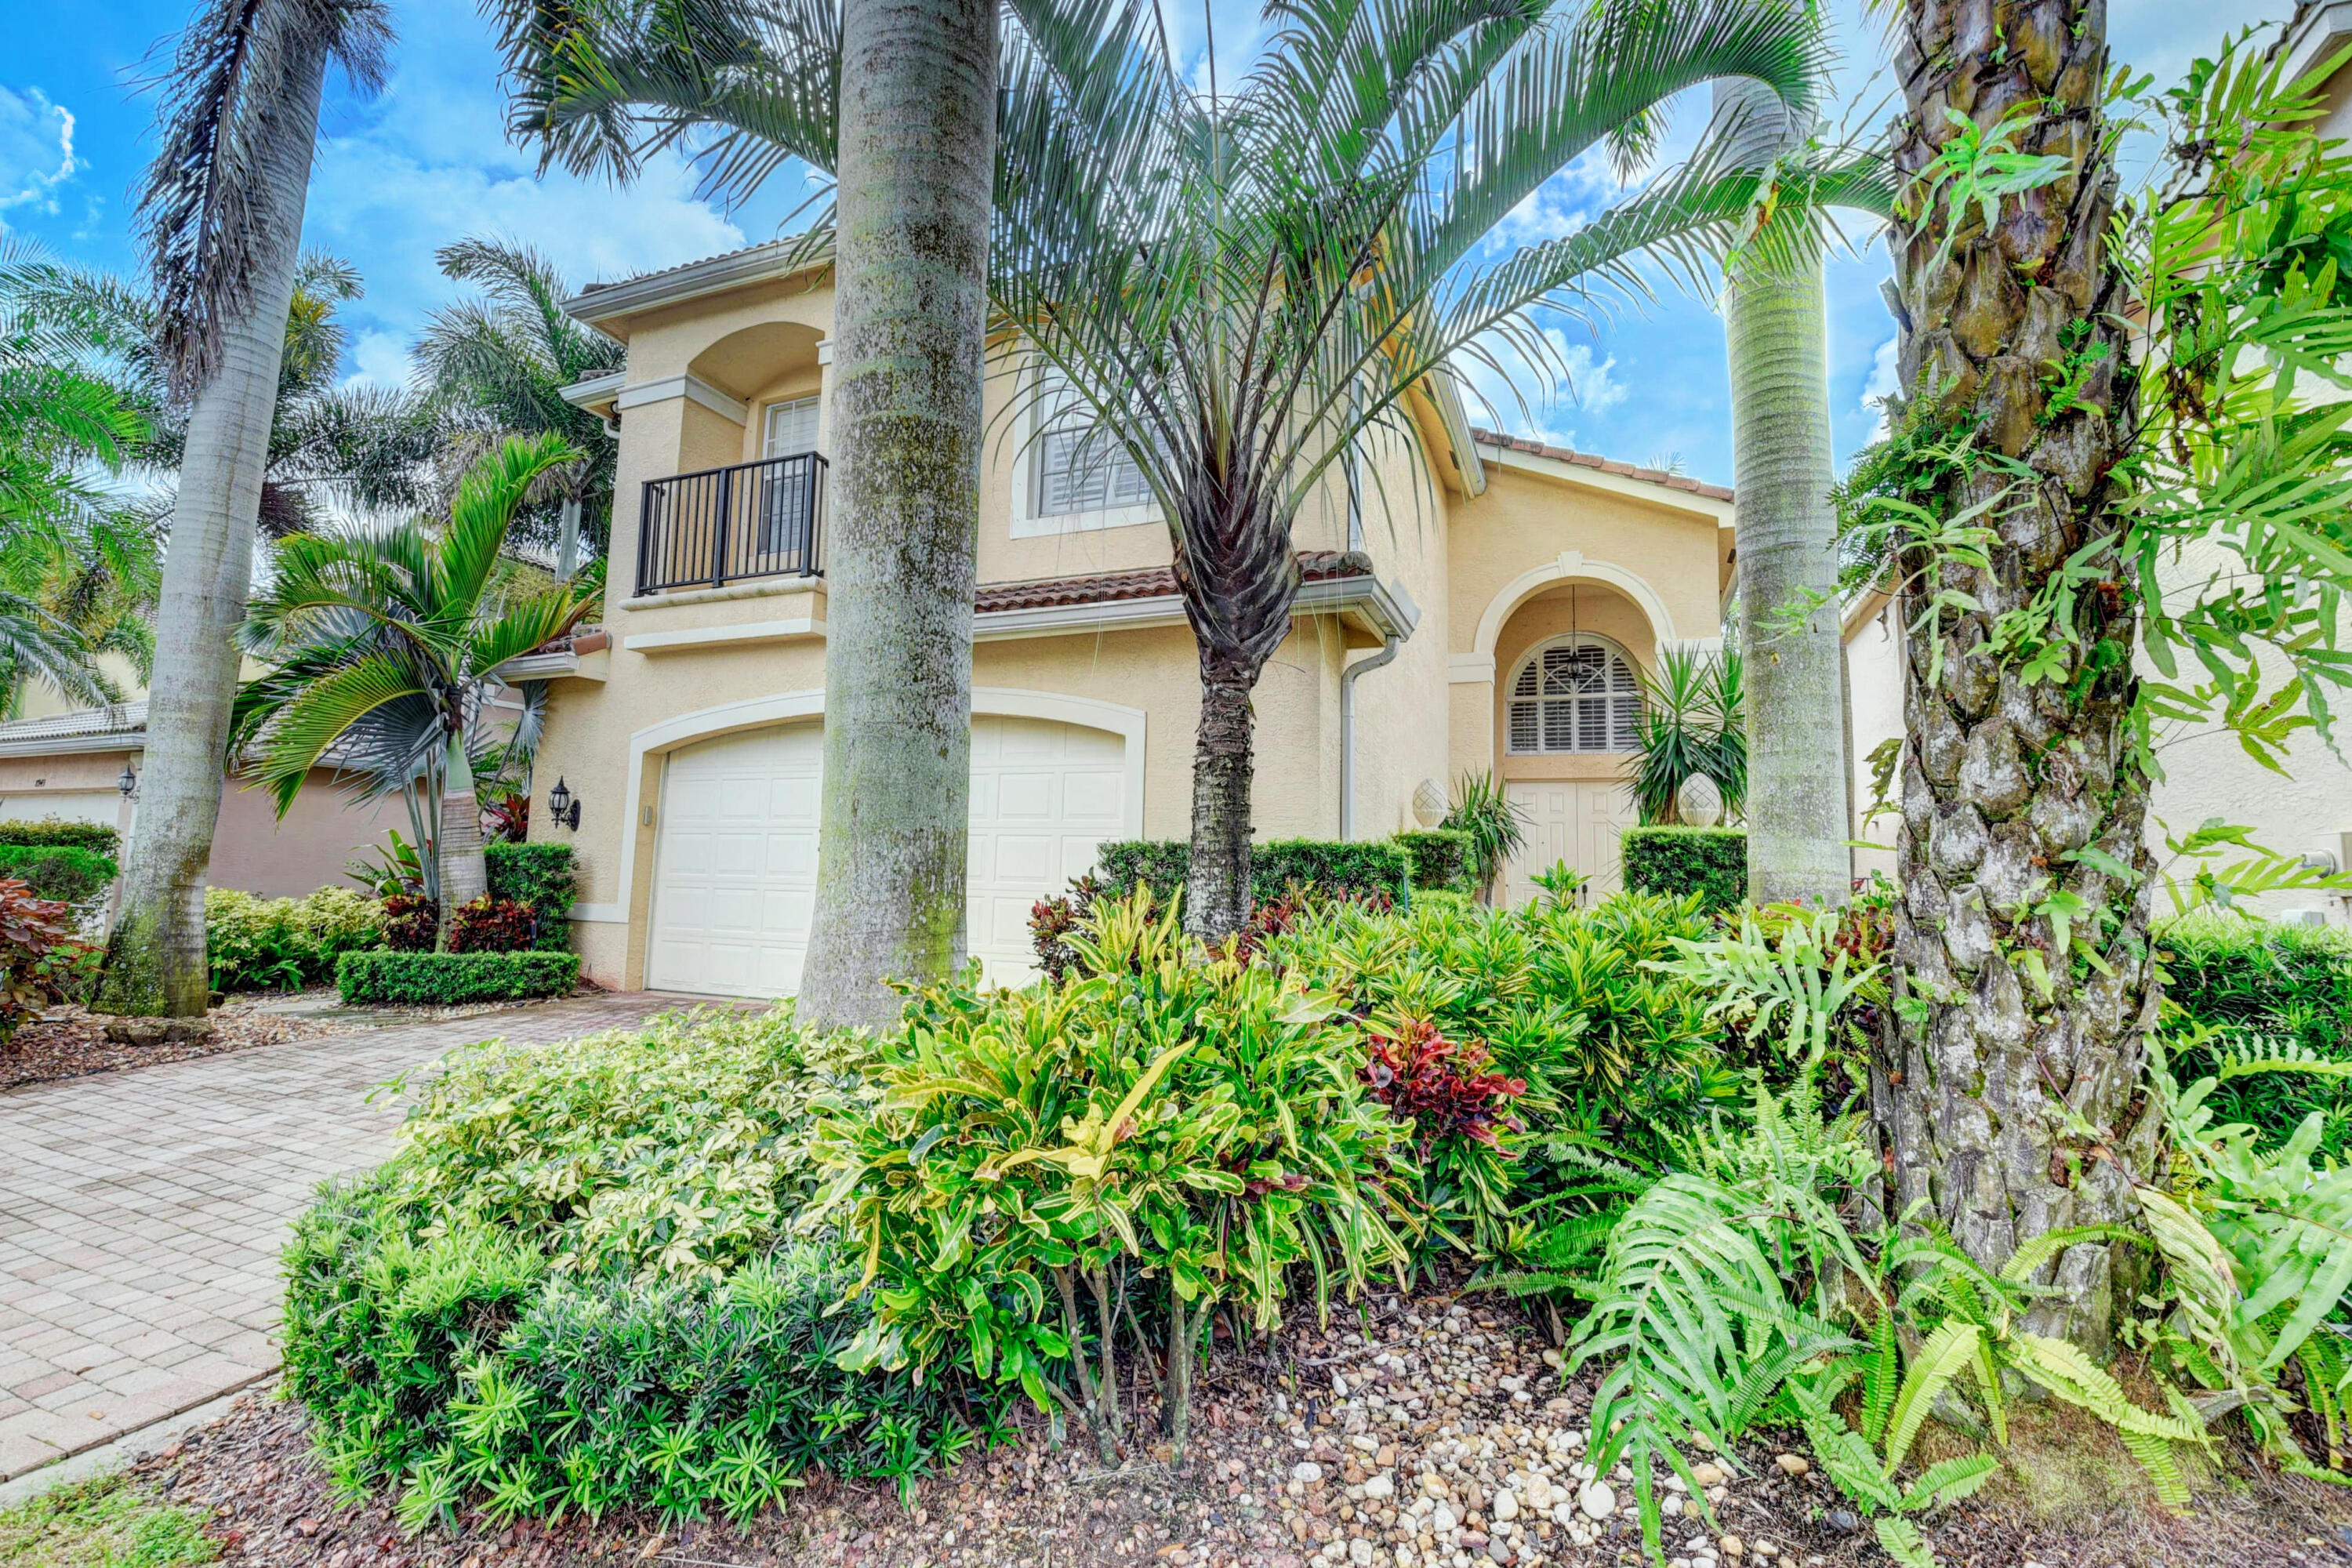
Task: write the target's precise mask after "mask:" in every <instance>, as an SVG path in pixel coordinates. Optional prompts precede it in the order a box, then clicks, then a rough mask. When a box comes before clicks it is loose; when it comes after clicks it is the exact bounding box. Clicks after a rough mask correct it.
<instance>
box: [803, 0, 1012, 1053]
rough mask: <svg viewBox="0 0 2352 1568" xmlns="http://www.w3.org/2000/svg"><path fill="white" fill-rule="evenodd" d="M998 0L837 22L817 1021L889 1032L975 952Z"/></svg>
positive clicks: (863, 12) (810, 1012) (807, 994)
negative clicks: (911, 994)
mask: <svg viewBox="0 0 2352 1568" xmlns="http://www.w3.org/2000/svg"><path fill="white" fill-rule="evenodd" d="M996 26H997V21H996V7H995V5H993V4H991V3H990V0H848V4H847V5H846V7H845V10H844V12H843V16H842V69H841V110H840V171H839V173H840V182H841V183H840V201H839V221H840V239H839V244H838V248H837V252H836V254H837V257H838V259H837V261H836V263H835V275H836V288H837V293H836V296H835V299H836V304H835V314H834V329H833V344H834V357H833V377H834V382H833V386H832V388H831V396H832V399H833V407H832V414H833V430H834V432H835V434H834V438H833V444H834V461H835V467H836V469H837V472H838V476H839V479H840V481H841V482H840V483H839V485H838V486H837V487H836V488H835V491H834V498H835V500H834V508H833V513H832V518H831V520H830V522H829V524H828V536H827V538H826V540H825V587H826V595H827V605H826V621H827V626H826V634H825V635H826V638H827V641H826V645H825V731H824V827H823V830H822V833H821V836H820V840H819V850H818V867H817V898H816V914H815V923H814V931H812V933H811V939H810V946H809V963H808V969H807V972H806V973H805V974H804V975H803V981H802V986H801V1008H802V1012H803V1016H808V1017H810V1018H812V1019H814V1020H815V1021H817V1022H819V1023H822V1024H827V1025H835V1024H848V1025H860V1024H862V1025H871V1026H883V1025H887V1023H889V1022H890V1021H891V1020H892V1019H894V1018H895V1017H896V1016H897V1013H898V1008H897V1005H896V999H895V997H894V996H893V995H892V994H891V993H890V992H889V990H888V989H887V987H886V986H885V985H884V984H883V982H884V980H885V979H886V978H899V979H908V980H923V981H929V980H937V979H939V978H940V977H942V976H944V975H946V974H948V973H950V972H951V971H952V970H953V969H954V968H955V967H956V966H957V965H959V964H961V963H962V960H963V952H964V857H965V844H966V833H967V823H968V819H969V816H970V809H971V808H970V795H971V615H972V609H971V606H972V591H973V585H974V573H975V566H974V560H973V554H974V550H975V548H976V543H977V540H978V536H979V529H980V463H981V439H982V416H981V386H982V352H983V348H984V341H983V333H984V331H985V328H986V323H987V292H986V284H987V263H988V227H989V213H990V202H991V195H992V193H991V185H990V179H991V174H992V164H993V162H994V158H995V147H996Z"/></svg>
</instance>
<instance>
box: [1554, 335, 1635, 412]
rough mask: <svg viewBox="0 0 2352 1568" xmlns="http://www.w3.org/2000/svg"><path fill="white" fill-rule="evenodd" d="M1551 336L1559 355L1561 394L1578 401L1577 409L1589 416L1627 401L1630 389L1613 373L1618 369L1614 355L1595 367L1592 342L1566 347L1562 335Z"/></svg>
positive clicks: (1572, 344)
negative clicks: (1560, 338) (1561, 340)
mask: <svg viewBox="0 0 2352 1568" xmlns="http://www.w3.org/2000/svg"><path fill="white" fill-rule="evenodd" d="M1548 335H1549V336H1550V338H1551V339H1552V342H1553V343H1554V345H1555V352H1557V353H1558V354H1559V369H1560V371H1561V373H1562V374H1561V375H1560V381H1559V387H1560V391H1561V392H1562V393H1563V394H1565V395H1568V396H1570V397H1571V398H1573V399H1575V401H1576V406H1577V407H1578V408H1580V409H1581V410H1583V411H1584V412H1585V413H1587V414H1603V413H1606V412H1608V411H1609V410H1610V409H1612V408H1614V407H1616V406H1617V405H1619V404H1621V403H1622V402H1624V401H1625V397H1626V394H1627V392H1628V391H1629V390H1630V389H1629V388H1628V387H1627V386H1626V385H1625V384H1624V383H1623V382H1622V381H1619V380H1618V379H1617V378H1616V377H1615V376H1613V375H1612V374H1610V372H1612V371H1613V370H1615V369H1616V368H1617V356H1616V355H1615V354H1611V355H1610V356H1609V357H1608V358H1607V359H1604V360H1602V361H1601V362H1600V363H1597V364H1596V363H1593V353H1594V350H1593V347H1592V345H1591V343H1565V344H1563V343H1561V342H1560V341H1559V333H1557V332H1553V333H1549V334H1548Z"/></svg>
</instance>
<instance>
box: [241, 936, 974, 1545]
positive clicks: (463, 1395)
mask: <svg viewBox="0 0 2352 1568" xmlns="http://www.w3.org/2000/svg"><path fill="white" fill-rule="evenodd" d="M509 956H513V957H521V958H528V959H532V960H537V961H542V962H543V961H547V960H551V959H554V958H564V959H568V958H570V956H571V955H569V954H560V955H559V954H544V953H541V954H516V955H509ZM860 1048H861V1047H859V1045H858V1043H857V1041H856V1037H834V1038H831V1039H820V1038H819V1037H815V1036H814V1034H813V1032H812V1031H809V1030H806V1029H803V1028H801V1027H798V1026H795V1025H794V1024H793V1020H792V1016H791V1014H790V1012H789V1010H778V1011H774V1012H770V1013H766V1014H761V1015H737V1014H728V1013H711V1012H698V1013H695V1014H691V1015H670V1016H665V1017H661V1018H656V1019H654V1020H652V1021H650V1022H649V1023H648V1024H647V1025H646V1026H644V1027H643V1028H642V1029H638V1030H623V1031H614V1032H612V1033H608V1034H604V1035H597V1036H592V1037H587V1038H585V1039H580V1040H572V1041H567V1042H564V1043H562V1044H559V1045H551V1046H530V1047H514V1046H508V1045H505V1044H503V1043H494V1044H491V1045H488V1046H484V1047H476V1048H474V1049H472V1050H468V1051H464V1052H460V1053H458V1054H457V1055H455V1056H453V1057H451V1058H447V1059H446V1060H445V1061H444V1062H443V1063H442V1064H441V1065H440V1068H439V1069H438V1071H437V1072H436V1074H435V1075H434V1076H433V1077H432V1078H431V1079H429V1080H428V1081H427V1083H426V1084H425V1088H424V1089H423V1091H422V1093H421V1094H420V1096H419V1098H418V1100H417V1103H416V1105H415V1109H414V1110H412V1111H411V1112H410V1117H409V1121H408V1123H407V1125H406V1126H405V1128H404V1130H403V1132H402V1137H401V1143H400V1147H399V1149H398V1151H397V1152H395V1153H394V1157H393V1158H392V1160H391V1161H390V1162H389V1163H387V1164H386V1165H385V1166H384V1167H383V1169H381V1170H380V1171H378V1172H377V1173H375V1174H373V1176H371V1177H369V1178H367V1179H366V1180H364V1181H362V1182H360V1183H358V1184H351V1185H344V1186H340V1187H335V1188H331V1189H330V1190H328V1191H327V1192H326V1193H325V1194H323V1195H322V1197H321V1199H320V1202H319V1204H318V1205H316V1206H315V1207H314V1208H312V1209H311V1210H310V1213H309V1214H307V1215H304V1216H303V1217H302V1218H301V1220H299V1222H298V1223H297V1225H296V1226H295V1237H294V1242H293V1245H292V1246H291V1247H289V1249H288V1252H287V1255H286V1264H285V1268H286V1277H287V1293H286V1313H285V1330H284V1339H285V1345H286V1352H285V1355H286V1377H287V1388H288V1390H289V1393H290V1394H293V1395H294V1396H295V1397H296V1398H299V1399H300V1400H301V1401H302V1402H303V1403H304V1404H305V1405H308V1406H309V1407H310V1411H311V1412H312V1414H313V1415H315V1416H316V1417H317V1418H318V1421H319V1424H320V1451H321V1453H322V1454H323V1455H324V1457H325V1458H326V1462H327V1464H328V1466H329V1468H330V1469H331V1472H332V1473H333V1475H334V1477H335V1479H336V1480H337V1481H338V1482H339V1483H340V1484H341V1485H342V1486H343V1487H345V1488H347V1489H361V1488H367V1487H376V1486H381V1487H383V1488H385V1489H389V1490H391V1491H393V1492H394V1494H395V1496H394V1507H395V1510H396V1513H397V1516H398V1518H399V1519H400V1521H401V1522H402V1523H403V1524H404V1526H406V1527H407V1528H409V1529H411V1530H419V1529H423V1528H425V1527H427V1526H429V1525H431V1524H434V1523H436V1522H438V1521H446V1520H448V1519H451V1518H453V1517H454V1515H455V1513H456V1511H457V1509H458V1508H460V1507H461V1506H464V1505H466V1504H467V1503H474V1504H478V1506H479V1507H480V1508H481V1509H482V1510H484V1512H485V1513H487V1514H488V1516H489V1517H490V1518H491V1519H492V1520H493V1521H507V1520H511V1519H513V1518H515V1517H517V1516H520V1515H527V1514H558V1513H562V1512H563V1511H566V1510H574V1509H576V1510H583V1511H585V1512H587V1513H589V1514H591V1515H595V1514H599V1513H602V1512H603V1511H604V1510H607V1509H611V1508H614V1507H621V1506H631V1505H636V1506H645V1507H649V1508H652V1509H654V1510H658V1511H659V1512H660V1513H661V1514H662V1516H663V1517H664V1519H665V1520H666V1521H683V1520H687V1519H691V1518H694V1517H696V1516H698V1515H700V1514H703V1513H705V1512H708V1511H710V1510H719V1511H723V1512H726V1513H727V1514H729V1515H730V1516H732V1517H735V1518H737V1519H742V1518H746V1517H748V1516H749V1515H751V1513H754V1512H756V1511H757V1510H760V1509H761V1507H763V1506H765V1505H767V1504H769V1503H772V1502H774V1501H777V1500H781V1499H782V1497H783V1496H784V1495H785V1494H786V1492H787V1491H788V1490H789V1489H791V1488H793V1487H795V1486H797V1485H799V1484H800V1480H799V1478H800V1476H801V1475H802V1474H803V1472H804V1471H805V1470H808V1469H811V1468H824V1469H825V1470H827V1471H830V1472H831V1473H833V1474H835V1475H837V1476H844V1477H849V1478H881V1479H893V1480H896V1481H898V1482H899V1483H900V1484H901V1485H902V1486H905V1485H908V1484H909V1483H910V1482H911V1480H912V1479H913V1478H915V1477H917V1476H919V1475H921V1474H924V1473H926V1472H927V1471H929V1470H930V1469H932V1468H938V1467H940V1466H943V1465H947V1464H951V1463H952V1462H954V1460H955V1459H956V1458H958V1457H959V1456H960V1455H961V1453H962V1452H963V1451H964V1449H966V1448H967V1447H970V1446H971V1444H972V1443H973V1441H974V1440H975V1439H976V1438H980V1437H982V1436H990V1435H997V1434H1001V1431H1002V1428H1001V1427H1000V1426H998V1425H997V1415H998V1413H999V1410H1000V1408H1001V1407H1000V1406H999V1405H997V1404H995V1403H994V1402H992V1400H990V1399H987V1398H985V1397H976V1396H975V1395H976V1394H979V1393H982V1392H984V1391H978V1390H975V1389H974V1388H973V1387H972V1386H971V1385H969V1384H966V1383H965V1382H964V1381H963V1380H961V1379H959V1378H957V1377H955V1376H954V1375H952V1374H951V1373H950V1375H947V1376H944V1377H941V1376H937V1375H935V1376H933V1377H931V1378H929V1379H927V1380H925V1381H924V1382H922V1383H921V1384H918V1383H917V1382H916V1380H915V1379H914V1378H913V1377H912V1376H911V1375H909V1374H905V1373H882V1372H873V1371H866V1372H853V1371H850V1370H847V1369H846V1368H845V1366H844V1364H843V1355H844V1352H846V1351H847V1350H848V1349H849V1347H850V1346H851V1344H852V1343H853V1342H856V1340H857V1339H858V1337H859V1336H860V1335H861V1334H863V1333H864V1332H865V1331H866V1329H867V1328H868V1326H869V1323H870V1313H871V1305H870V1302H869V1301H868V1300H866V1298H864V1297H863V1296H861V1295H860V1294H859V1293H858V1291H857V1266H856V1261H855V1260H854V1259H852V1258H845V1257H844V1256H842V1255H840V1254H837V1253H836V1252H835V1251H834V1250H833V1249H832V1248H831V1247H828V1246H827V1245H825V1244H824V1243H821V1242H814V1241H806V1240H802V1241H793V1240H788V1239H787V1237H786V1231H787V1228H788V1226H790V1225H791V1222H792V1220H793V1216H794V1215H795V1213H796V1212H797V1211H798V1209H799V1208H800V1206H801V1205H802V1203H803V1200H804V1199H805V1197H806V1196H807V1194H808V1193H809V1192H810V1191H811V1190H812V1186H813V1184H814V1179H815V1170H814V1166H813V1165H812V1163H811V1162H810V1158H809V1141H810V1138H811V1136H812V1133H813V1131H814V1116H815V1107H816V1104H817V1102H818V1100H819V1099H820V1098H821V1097H824V1096H831V1095H838V1096H843V1097H854V1096H855V1095H856V1094H857V1093H858V1090H857V1089H856V1079H855V1077H854V1068H855V1065H856V1057H855V1055H854V1054H853V1053H854V1052H856V1050H858V1049H860Z"/></svg>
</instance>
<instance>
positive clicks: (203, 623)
mask: <svg viewBox="0 0 2352 1568" xmlns="http://www.w3.org/2000/svg"><path fill="white" fill-rule="evenodd" d="M390 39H391V29H390V26H389V23H388V20H387V17H386V14H385V8H384V6H383V3H382V0H202V3H201V4H200V5H199V6H198V9H197V11H196V14H195V16H194V18H193V19H192V20H191V22H190V24H189V26H188V27H187V28H186V30H185V31H184V32H183V33H182V34H181V36H180V38H179V40H178V44H177V46H176V48H175V50H174V54H173V66H172V69H171V71H170V73H169V75H168V76H167V77H166V80H167V81H168V82H169V84H170V85H169V88H168V89H167V91H166V94H165V97H164V100H163V110H162V115H161V120H162V125H161V134H160V137H159V141H160V143H161V145H160V146H159V148H158V150H157V153H156V156H155V161H154V163H152V165H151V166H150V168H149V171H148V174H147V179H146V183H145V185H144V187H143V188H142V192H141V195H140V212H141V220H142V226H143V229H144V237H145V240H146V243H147V248H148V251H149V254H150V257H151V258H152V270H153V273H154V279H155V291H156V295H157V298H158V309H157V317H158V321H159V322H160V327H159V331H158V333H157V342H156V349H157V360H158V363H160V364H161V365H162V366H163V369H164V373H165V378H166V381H167V383H168V384H169V386H170V387H171V389H172V391H173V394H174V395H177V396H179V397H183V398H184V399H185V400H186V401H187V405H188V424H187V436H186V441H185V446H184V452H185V457H184V460H183V461H182V463H181V465H180V481H179V488H178V493H177V496H176V498H175V500H174V503H173V523H172V544H171V552H170V553H169V555H168V556H167V557H166V558H165V561H164V567H163V596H162V603H161V605H160V607H159V609H158V611H157V615H156V623H155V646H156V657H157V658H158V660H159V661H160V662H162V663H163V664H164V665H166V666H167V667H169V668H170V669H171V671H172V679H170V680H167V681H164V682H162V683H161V684H159V685H158V686H157V687H156V688H155V689H154V690H153V692H152V695H151V697H150V699H149V702H148V710H147V750H146V757H147V764H146V771H145V773H144V780H145V789H146V801H145V805H144V808H143V809H142V811H141V812H140V814H139V824H138V827H137V830H136V831H135V832H134V833H133V835H132V837H131V851H130V855H129V857H128V863H127V864H126V865H125V867H124V868H123V880H122V900H121V915H120V917H119V918H118V919H117V921H115V925H114V930H113V931H112V933H111V934H110V937H109V939H108V942H107V953H106V963H105V968H104V970H103V971H102V973H101V974H100V981H99V987H98V994H97V997H96V999H95V1005H98V1006H100V1007H101V1008H104V1009H106V1010H108V1011H110V1012H116V1013H137V1014H157V1013H164V1014H182V1015H201V1014H202V1013H203V1012H204V1011H205V1004H206V1002H207V1000H208V999H209V984H210V975H209V973H208V971H207V966H206V963H205V929H204V897H203V894H204V883H205V871H206V869H207V868H208V867H209V865H210V863H211V860H212V844H213V829H214V826H215V824H216V823H217V822H218V821H219V818H220V795H221V758H222V756H223V754H224V752H225V750H226V746H227V742H228V727H229V709H230V705H231V703H232V702H233V701H234V700H235V697H236V661H237V652H236V640H235V638H234V637H233V636H232V635H231V634H232V633H233V632H234V631H235V629H236V625H237V623H238V622H239V621H240V620H242V619H243V618H244V615H245V601H246V595H247V590H248V589H249V587H250V586H251V582H252V556H253V537H254V529H255V524H256V520H257V517H258V515H259V512H260V509H261V484H262V479H263V476H264V473H265V470H266V469H267V468H268V462H269V452H270V432H271V426H272V425H273V423H274V422H275V416H276V413H277V405H278V396H277V395H278V384H279V374H280V370H281V366H282V363H283V361H284V358H285V352H286V323H287V317H288V314H289V310H290V309H291V307H292V305H293V301H294V289H295V279H296V271H297V262H298V259H299V243H300V237H301V233H302V210H303V206H304V205H305V201H306V198H307V196H308V195H309V188H310V164H311V158H312V153H313V151H314V144H315V142H316V141H317V137H318V129H319V102H320V97H321V95H322V94H323V92H324V90H325V86H326V77H327V67H328V64H329V62H330V61H340V62H341V65H342V67H343V68H344V70H345V71H346V72H347V73H348V74H349V75H350V76H351V78H352V80H353V81H354V82H355V83H356V84H358V85H360V86H362V87H363V88H373V87H375V86H377V85H379V84H380V83H381V82H382V79H383V61H384V51H385V49H386V47H388V45H389V43H390Z"/></svg>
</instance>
